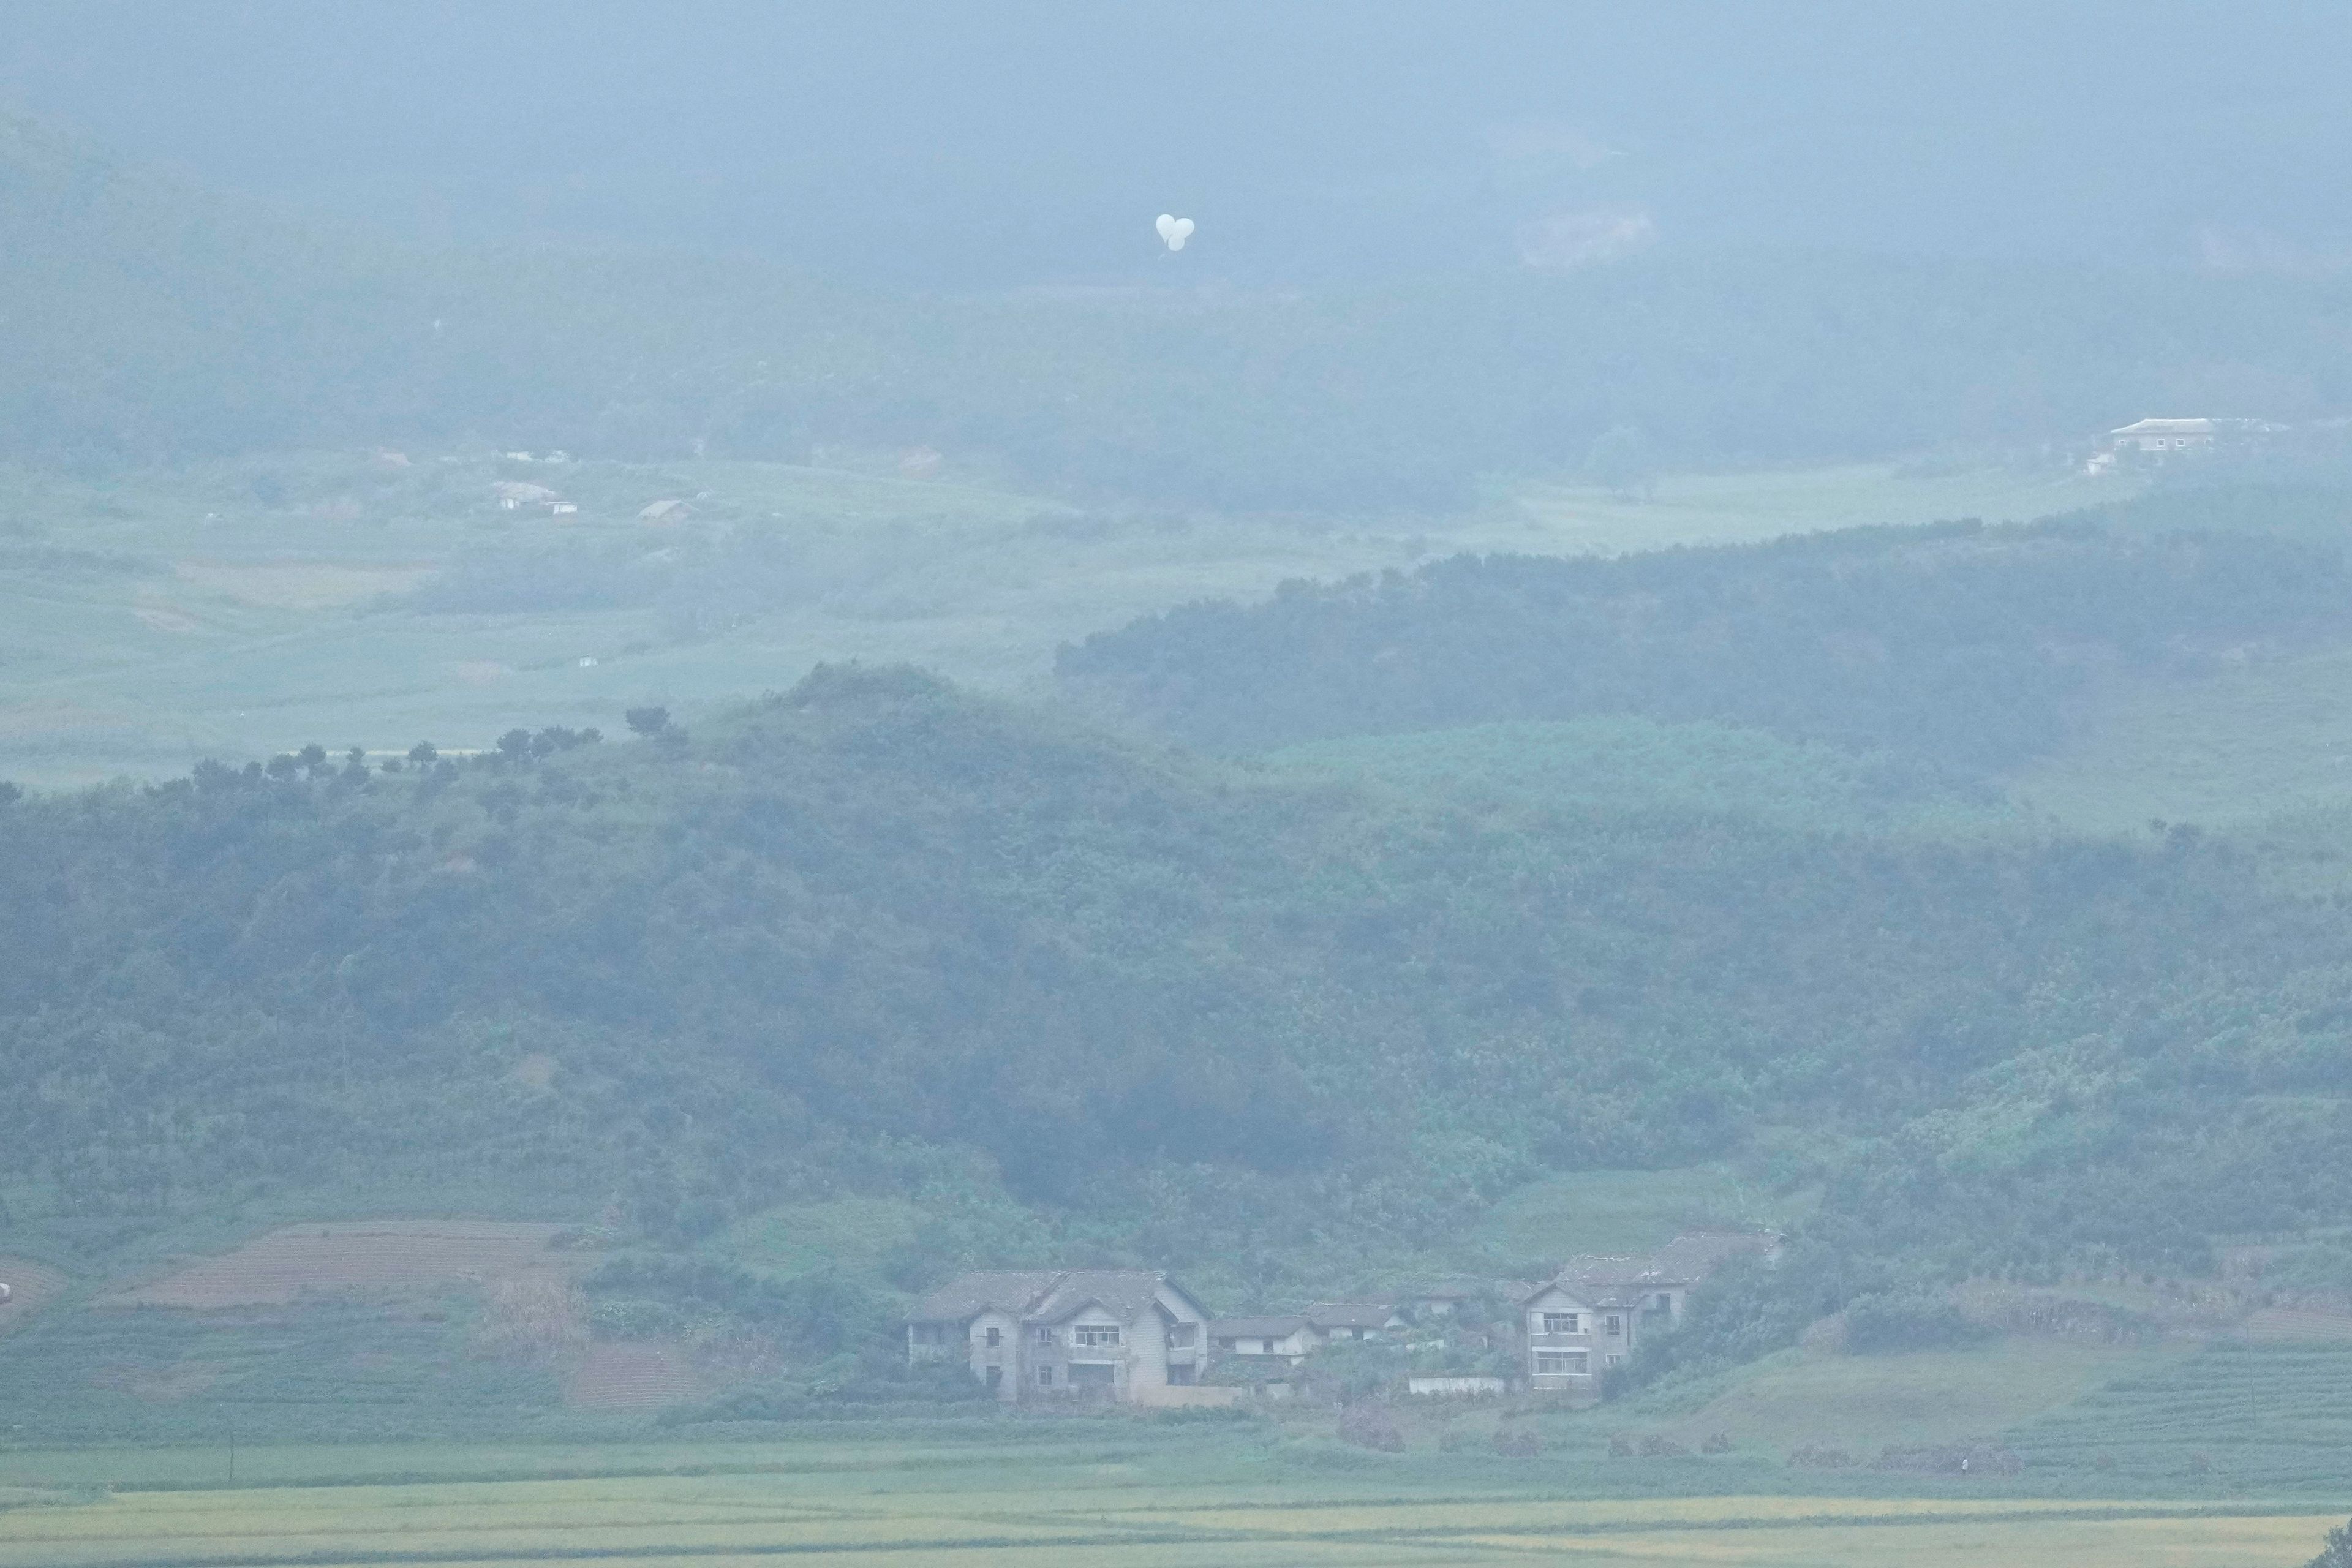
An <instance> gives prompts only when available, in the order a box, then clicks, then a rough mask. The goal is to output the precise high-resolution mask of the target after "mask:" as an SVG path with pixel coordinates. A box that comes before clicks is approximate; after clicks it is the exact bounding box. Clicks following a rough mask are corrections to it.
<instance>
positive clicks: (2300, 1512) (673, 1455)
mask: <svg viewBox="0 0 2352 1568" xmlns="http://www.w3.org/2000/svg"><path fill="white" fill-rule="evenodd" d="M1115 1447H1122V1446H1119V1445H1109V1446H1105V1447H1093V1448H1089V1447H1072V1446H1068V1445H1066V1444H1059V1443H1056V1444H1015V1445H1013V1446H1011V1447H1004V1446H993V1447H983V1446H977V1445H975V1446H970V1447H961V1446H953V1445H950V1446H932V1447H923V1446H908V1447H894V1446H890V1445H849V1446H839V1447H836V1446H833V1445H826V1444H822V1443H812V1442H807V1441H799V1442H793V1443H784V1444H773V1445H726V1446H708V1447H704V1446H680V1447H674V1448H669V1449H662V1448H648V1447H635V1448H632V1449H629V1450H626V1451H625V1453H623V1452H622V1451H619V1450H612V1451H604V1453H602V1454H601V1455H599V1453H598V1451H596V1450H584V1449H569V1450H559V1451H553V1452H551V1453H549V1454H546V1455H542V1456H541V1457H540V1462H541V1464H546V1465H551V1466H560V1465H561V1464H562V1463H563V1462H564V1461H565V1460H566V1459H572V1460H578V1461H586V1462H591V1463H593V1462H594V1460H595V1459H596V1458H601V1459H602V1461H603V1464H604V1468H603V1469H602V1470H601V1472H600V1473H594V1474H584V1475H571V1476H563V1475H549V1476H529V1475H517V1474H515V1473H514V1471H515V1469H516V1468H520V1466H522V1465H527V1464H528V1463H530V1459H529V1458H528V1457H527V1451H526V1452H523V1453H519V1452H518V1451H516V1450H511V1449H506V1450H501V1449H462V1450H461V1449H450V1448H444V1447H420V1448H419V1449H418V1450H416V1451H415V1452H414V1453H413V1454H411V1455H409V1456H407V1459H408V1462H409V1463H410V1464H411V1465H413V1466H415V1468H417V1470H419V1471H420V1472H423V1473H421V1474H418V1475H415V1476H414V1477H411V1478H408V1479H402V1478H398V1477H394V1478H390V1479H378V1480H367V1479H349V1480H346V1479H338V1478H337V1477H336V1475H335V1470H336V1468H337V1467H338V1466H339V1464H341V1463H343V1462H345V1461H347V1460H348V1461H352V1468H355V1469H359V1470H361V1471H362V1472H364V1471H365V1470H366V1469H367V1468H370V1467H371V1466H381V1465H385V1464H397V1463H398V1462H399V1450H396V1449H383V1448H375V1449H365V1450H360V1451H358V1452H356V1453H352V1454H350V1455H345V1454H343V1453H341V1452H340V1451H339V1450H336V1449H334V1448H331V1447H328V1448H308V1449H296V1450H278V1449H265V1450H261V1451H259V1452H257V1453H253V1454H249V1455H248V1456H247V1474H248V1475H251V1474H254V1473H256V1472H258V1474H259V1475H260V1477H261V1480H260V1482H259V1484H247V1485H236V1484H231V1483H229V1482H228V1481H227V1480H226V1478H217V1477H216V1478H215V1479H213V1481H212V1482H211V1484H208V1485H207V1484H201V1483H200V1482H199V1481H198V1479H197V1478H196V1477H194V1476H193V1475H189V1474H187V1473H185V1469H184V1466H182V1465H181V1464H180V1463H179V1461H180V1460H182V1459H184V1458H192V1457H191V1456H186V1455H184V1454H176V1453H171V1452H150V1453H143V1454H128V1455H121V1456H115V1457H114V1458H112V1459H110V1458H109V1457H107V1456H105V1455H103V1454H93V1453H84V1454H58V1455H55V1456H39V1455H19V1456H16V1457H14V1458H7V1459H5V1460H0V1477H5V1479H6V1481H7V1482H9V1483H13V1484H12V1485H11V1486H10V1489H7V1490H5V1492H0V1568H34V1565H36V1564H37V1565H39V1568H165V1565H173V1568H198V1565H203V1568H214V1565H226V1564H231V1563H234V1564H240V1565H245V1564H251V1565H268V1564H280V1563H288V1564H290V1563H301V1564H306V1565H310V1568H337V1565H341V1564H353V1565H356V1564H360V1563H379V1564H401V1563H440V1564H488V1563H565V1562H596V1563H630V1564H641V1565H646V1568H654V1565H661V1564H685V1563H695V1564H702V1565H711V1564H728V1563H752V1562H763V1563H764V1562H770V1561H772V1560H774V1559H776V1558H778V1557H791V1558H793V1559H797V1560H807V1559H816V1560H823V1559H827V1558H841V1559H844V1560H845V1561H852V1562H856V1563H877V1564H878V1563H889V1564H899V1563H907V1564H915V1563H920V1564H926V1565H934V1568H950V1565H957V1568H963V1565H969V1568H1061V1565H1065V1564H1066V1565H1069V1568H1080V1565H1084V1568H1099V1565H1120V1564H1132V1565H1134V1568H1187V1565H1191V1564H1201V1565H1202V1568H1259V1565H1266V1568H1272V1565H1274V1564H1286V1565H1289V1564H1309V1563H1328V1564H1334V1565H1342V1568H1373V1565H1382V1568H1385V1565H1392V1564H1393V1565H1402V1564H1457V1563H1459V1564H1477V1563H1527V1562H1530V1561H1544V1562H1567V1563H1587V1564H1611V1563H1643V1564H1657V1563H1726V1564H1740V1565H1749V1564H1752V1565H1755V1568H1782V1565H1786V1568H1798V1565H1800V1564H1802V1565H1808V1568H1843V1565H1846V1564H1853V1565H1854V1568H1862V1565H1864V1564H1876V1563H1886V1562H1891V1561H1896V1560H1900V1561H1903V1562H1906V1563H1953V1564H1977V1563H2000V1564H2038V1563H2051V1564H2058V1563H2064V1564H2067V1565H2068V1568H2105V1565H2107V1564H2114V1565H2116V1568H2124V1565H2126V1564H2129V1565H2131V1568H2148V1565H2151V1564H2155V1565H2165V1564H2179V1565H2181V1568H2189V1565H2192V1564H2193V1565H2201V1564H2208V1563H2210V1564H2214V1565H2216V1568H2220V1565H2223V1564H2227V1565H2229V1568H2263V1565H2265V1564H2278V1565H2280V1568H2292V1565H2298V1564H2301V1563H2304V1562H2305V1561H2307V1560H2308V1559H2309V1558H2310V1556H2311V1555H2312V1554H2313V1553H2314V1552H2315V1551H2316V1550H2317V1544H2318V1542H2319V1540H2320V1537H2321V1536H2322V1535H2323V1534H2324V1533H2325V1532H2326V1530H2327V1529H2329V1528H2330V1527H2331V1526H2333V1525H2334V1524H2336V1523H2338V1522H2341V1517H2342V1510H2340V1509H2333V1508H2330V1509H2322V1508H2318V1507H2315V1506H2314V1505H2313V1504H2311V1503H2309V1502H2307V1501H2306V1502H2294V1503H2265V1502H2263V1501H2260V1500H2231V1501H2229V1502H2226V1503H2212V1502H2208V1501H2199V1500H2190V1501H2183V1502H2164V1503H2150V1502H2134V1501H2127V1500H2033V1499H1998V1498H1957V1497H1944V1498H1932V1499H1923V1498H1864V1497H1835V1496H1808V1495H1791V1496H1777V1495H1757V1496H1747V1495H1727V1496H1714V1497H1702V1498H1670V1497H1666V1498H1635V1499H1621V1500H1599V1499H1590V1498H1578V1497H1570V1496H1561V1495H1558V1493H1559V1490H1562V1489H1549V1490H1550V1495H1547V1491H1548V1489H1547V1488H1545V1487H1544V1486H1543V1485H1542V1484H1540V1483H1531V1482H1530V1481H1529V1480H1528V1479H1522V1478H1512V1479H1506V1480H1504V1481H1503V1482H1501V1483H1500V1484H1489V1485H1485V1486H1479V1485H1469V1486H1465V1484H1464V1483H1463V1479H1462V1478H1461V1477H1460V1476H1459V1475H1454V1476H1448V1477H1444V1478H1434V1477H1433V1478H1430V1479H1425V1480H1423V1481H1421V1482H1419V1483H1416V1482H1414V1481H1413V1480H1412V1479H1410V1478H1408V1477H1405V1476H1403V1475H1402V1474H1401V1473H1399V1474H1391V1475H1381V1476H1364V1475H1360V1476H1352V1477H1346V1478H1339V1479H1330V1478H1318V1477H1316V1476H1314V1475H1312V1474H1306V1473H1301V1472H1300V1471H1298V1470H1297V1469H1295V1468H1286V1467H1283V1466H1280V1465H1273V1466H1269V1465H1266V1464H1265V1463H1263V1462H1261V1463H1258V1464H1256V1465H1249V1464H1240V1463H1236V1462H1234V1460H1233V1459H1231V1458H1219V1457H1217V1456H1216V1455H1215V1454H1213V1452H1211V1451H1208V1450H1206V1449H1203V1448H1201V1447H1197V1446H1195V1445H1193V1444H1192V1443H1189V1442H1184V1441H1181V1440H1175V1439H1169V1438H1161V1439H1157V1440H1155V1439H1150V1438H1146V1439H1143V1440H1142V1441H1140V1442H1139V1443H1134V1444H1131V1445H1128V1446H1125V1447H1127V1448H1128V1451H1110V1450H1111V1449H1112V1448H1115ZM210 1458H211V1459H212V1460H213V1461H214V1462H216V1461H217V1458H218V1457H217V1456H216V1455H215V1456H211V1457H210ZM198 1462H202V1461H201V1460H198ZM110 1464H111V1465H112V1466H113V1467H114V1468H117V1469H119V1470H121V1471H122V1472H123V1473H125V1474H126V1475H127V1477H128V1479H124V1480H122V1481H121V1482H119V1483H116V1484H111V1485H109V1484H105V1483H103V1482H101V1481H100V1480H98V1479H96V1477H97V1476H98V1475H99V1474H101V1473H103V1472H104V1471H105V1470H106V1469H107V1468H109V1467H110ZM468 1469H472V1470H475V1471H477V1472H478V1473H479V1474H480V1475H481V1477H482V1479H466V1477H465V1472H466V1471H467V1470H468ZM688 1469H690V1470H691V1471H692V1472H693V1473H680V1471H681V1470H688ZM1253 1470H1255V1472H1257V1473H1255V1474H1253V1473H1251V1472H1252V1471H1253ZM45 1478H46V1479H45ZM289 1482H292V1483H296V1484H289Z"/></svg>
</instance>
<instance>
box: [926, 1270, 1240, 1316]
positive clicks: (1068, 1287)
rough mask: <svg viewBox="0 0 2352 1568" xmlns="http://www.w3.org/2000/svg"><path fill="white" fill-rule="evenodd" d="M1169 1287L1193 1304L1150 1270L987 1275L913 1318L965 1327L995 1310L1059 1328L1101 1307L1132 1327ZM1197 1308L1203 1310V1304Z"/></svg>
mask: <svg viewBox="0 0 2352 1568" xmlns="http://www.w3.org/2000/svg"><path fill="white" fill-rule="evenodd" d="M1163 1286H1164V1287H1166V1288H1167V1289H1171V1290H1173V1291H1174V1292H1175V1293H1176V1294H1177V1295H1178V1296H1181V1297H1182V1298H1183V1299H1184V1300H1186V1301H1192V1292H1191V1291H1189V1290H1187V1289H1184V1288H1183V1287H1182V1286H1181V1285H1179V1284H1177V1283H1176V1282H1175V1281H1174V1280H1172V1279H1169V1278H1168V1277H1167V1276H1166V1275H1164V1274H1160V1273H1157V1272H1154V1271H1152V1270H1150V1269H1146V1268H1028V1269H997V1270H988V1269H982V1270H979V1271H976V1272H973V1273H971V1274H959V1275H958V1276H956V1277H955V1278H954V1279H950V1280H949V1281H948V1282H947V1283H946V1284H945V1285H942V1286H940V1288H939V1289H936V1290H934V1291H932V1292H931V1293H930V1294H929V1295H928V1296H926V1297H924V1298H923V1299H922V1300H920V1301H918V1302H916V1303H915V1307H914V1310H912V1311H910V1312H908V1314H907V1317H908V1321H910V1322H917V1323H960V1322H962V1321H966V1320H967V1319H969V1318H971V1317H972V1316H973V1315H974V1314H975V1313H979V1312H984V1311H988V1310H996V1311H1000V1312H1007V1313H1010V1314H1012V1315H1013V1316H1014V1317H1016V1318H1019V1319H1020V1320H1021V1321H1024V1322H1028V1323H1058V1322H1060V1321H1062V1320H1063V1319H1065V1318H1068V1317H1073V1316H1075V1315H1076V1314H1077V1313H1079V1312H1082V1311H1084V1310H1086V1309H1087V1307H1089V1306H1096V1305H1098V1306H1100V1307H1102V1308H1103V1309H1104V1310H1107V1311H1108V1312H1109V1313H1110V1314H1111V1316H1113V1317H1115V1318H1117V1319H1118V1321H1120V1322H1122V1323H1131V1322H1133V1321H1135V1320H1136V1319H1138V1318H1139V1317H1141V1316H1142V1315H1143V1314H1144V1313H1145V1312H1147V1311H1149V1310H1150V1309H1151V1304H1152V1302H1153V1301H1154V1300H1156V1299H1157V1298H1158V1297H1159V1294H1160V1289H1161V1288H1162V1287H1163ZM1193 1307H1194V1310H1199V1303H1198V1302H1193Z"/></svg>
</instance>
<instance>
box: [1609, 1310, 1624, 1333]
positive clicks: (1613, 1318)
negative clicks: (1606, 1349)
mask: <svg viewBox="0 0 2352 1568" xmlns="http://www.w3.org/2000/svg"><path fill="white" fill-rule="evenodd" d="M1604 1325H1605V1327H1606V1329H1607V1331H1608V1333H1609V1335H1610V1337H1611V1338H1612V1339H1613V1338H1615V1337H1616V1336H1617V1335H1619V1334H1622V1333H1623V1332H1624V1331H1625V1320H1624V1319H1622V1318H1621V1317H1619V1316H1618V1315H1617V1314H1616V1313H1614V1312H1612V1313H1610V1314H1609V1316H1608V1317H1607V1318H1606V1319H1605V1320H1604Z"/></svg>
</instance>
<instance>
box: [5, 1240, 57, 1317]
mask: <svg viewBox="0 0 2352 1568" xmlns="http://www.w3.org/2000/svg"><path fill="white" fill-rule="evenodd" d="M0 1282H5V1284H6V1285H7V1287H8V1300H5V1301H0V1334H5V1333H7V1332H9V1331H11V1330H14V1329H16V1328H17V1327H19V1326H21V1325H22V1324H23V1323H24V1321H25V1320H26V1319H27V1318H29V1317H31V1316H32V1315H33V1314H34V1313H35V1312H37V1311H39V1310H41V1304H42V1303H43V1302H45V1301H47V1300H49V1299H50V1298H52V1297H54V1296H55V1295H57V1293H58V1291H60V1290H62V1289H65V1288H66V1277H65V1276H64V1275H62V1274H60V1273H58V1271H57V1270H56V1269H54V1268H49V1267H48V1266H47V1264H42V1263H36V1262H34V1261H33V1260H32V1259H30V1258H0Z"/></svg>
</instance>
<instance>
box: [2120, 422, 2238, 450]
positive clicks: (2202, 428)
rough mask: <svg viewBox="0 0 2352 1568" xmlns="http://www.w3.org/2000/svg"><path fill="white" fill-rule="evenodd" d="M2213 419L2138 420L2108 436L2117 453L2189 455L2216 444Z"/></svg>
mask: <svg viewBox="0 0 2352 1568" xmlns="http://www.w3.org/2000/svg"><path fill="white" fill-rule="evenodd" d="M2213 424H2214V422H2213V421H2212V420H2210V419H2136V420H2134V421H2132V423H2130V424H2128V425H2125V426H2118V427H2116V429H2113V430H2110V431H2108V432H2107V439H2108V441H2110V442H2111V443H2113V444H2114V446H2115V447H2116V450H2118V451H2126V452H2149V453H2165V452H2187V451H2192V450H2202V449H2204V448H2205V447H2210V446H2211V445H2212V444H2213Z"/></svg>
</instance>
